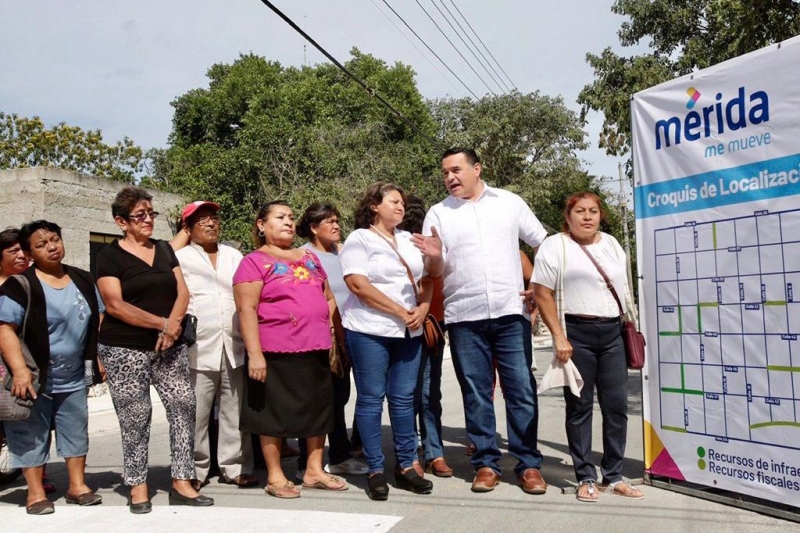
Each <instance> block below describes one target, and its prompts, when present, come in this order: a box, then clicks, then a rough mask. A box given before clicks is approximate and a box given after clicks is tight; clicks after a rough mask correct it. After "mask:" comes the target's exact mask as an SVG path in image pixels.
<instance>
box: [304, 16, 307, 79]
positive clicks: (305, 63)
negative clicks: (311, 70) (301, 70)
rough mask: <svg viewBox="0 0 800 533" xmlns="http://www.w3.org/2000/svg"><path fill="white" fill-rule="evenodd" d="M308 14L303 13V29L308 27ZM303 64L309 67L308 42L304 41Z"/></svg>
mask: <svg viewBox="0 0 800 533" xmlns="http://www.w3.org/2000/svg"><path fill="white" fill-rule="evenodd" d="M306 27H307V25H306V16H305V15H303V29H306ZM303 66H304V67H307V66H308V63H307V62H306V42H305V41H303Z"/></svg>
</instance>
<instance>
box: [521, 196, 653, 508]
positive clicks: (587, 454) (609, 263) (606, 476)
mask: <svg viewBox="0 0 800 533" xmlns="http://www.w3.org/2000/svg"><path fill="white" fill-rule="evenodd" d="M605 216H606V213H605V211H604V209H603V205H602V202H601V200H600V197H598V196H597V195H595V194H593V193H588V192H581V193H577V194H574V195H572V196H571V197H570V198H569V199H567V204H566V207H565V209H564V218H565V222H564V224H563V226H562V229H563V231H564V232H563V233H559V234H557V235H553V236H551V237H548V238H547V239H546V240H545V241H544V242H543V243H542V245H541V246H540V247H539V251H538V253H537V254H536V260H535V268H534V273H533V283H534V293H535V297H536V303H537V305H538V307H539V312H540V313H541V316H542V320H544V322H545V324H547V327H548V328H549V329H550V331H551V333H552V334H553V347H554V349H555V352H556V357H557V358H558V360H559V361H561V362H562V363H563V362H566V361H568V360H569V359H572V361H573V363H574V364H575V366H576V367H577V368H578V371H579V372H580V374H581V377H582V378H583V381H584V386H583V389H582V390H581V395H580V397H578V396H575V395H574V394H572V392H570V390H569V388H566V387H565V388H564V399H565V400H566V404H567V406H566V430H567V441H568V443H569V451H570V454H571V455H572V462H573V466H574V469H575V476H576V478H577V480H578V483H579V485H578V491H577V495H576V496H577V498H578V500H580V501H585V502H596V501H597V498H598V490H597V469H596V467H595V465H594V463H592V458H591V453H592V411H593V408H594V405H593V402H594V389H595V387H596V388H597V399H598V402H599V403H600V411H601V413H602V415H603V458H602V461H601V463H600V469H601V471H602V474H603V483H602V485H601V486H602V488H603V489H604V490H605V491H606V492H609V493H613V494H616V495H618V496H624V497H626V498H632V499H641V498H643V497H644V496H643V494H642V492H641V491H640V490H639V489H637V488H635V487H632V486H630V485H628V484H627V483H625V482H624V481H623V480H622V462H623V459H624V457H625V441H626V437H627V427H628V413H627V410H628V387H627V383H628V371H627V363H626V359H625V347H624V345H623V341H622V328H621V322H620V319H621V317H620V306H619V305H617V300H616V299H615V298H614V296H613V294H612V293H611V291H610V290H609V288H608V287H607V286H606V283H605V281H604V279H603V276H602V274H601V273H600V271H599V270H598V268H597V267H596V266H595V265H594V263H593V262H592V260H591V259H590V258H589V255H587V252H588V254H591V256H592V257H593V258H594V260H595V261H596V262H597V263H598V265H599V266H600V267H601V268H602V269H603V271H604V272H605V274H606V276H607V277H608V278H609V280H610V281H611V283H612V285H613V286H614V288H615V290H616V292H617V294H618V295H620V298H621V299H623V301H624V302H625V303H624V305H625V307H626V309H631V308H632V305H631V298H630V292H629V291H628V290H627V287H628V284H627V278H626V266H625V252H623V250H622V248H621V247H620V245H619V243H618V242H617V240H616V239H615V238H614V237H612V236H611V235H608V234H607V233H603V232H600V231H598V230H599V227H600V222H601V221H602V220H604V219H605ZM582 247H584V249H583V250H582V249H581V248H582Z"/></svg>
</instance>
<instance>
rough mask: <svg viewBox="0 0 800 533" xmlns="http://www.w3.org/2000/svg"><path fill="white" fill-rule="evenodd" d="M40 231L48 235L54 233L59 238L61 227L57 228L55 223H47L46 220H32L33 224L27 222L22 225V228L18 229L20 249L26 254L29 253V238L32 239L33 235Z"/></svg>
mask: <svg viewBox="0 0 800 533" xmlns="http://www.w3.org/2000/svg"><path fill="white" fill-rule="evenodd" d="M40 230H45V231H49V232H50V233H55V234H56V235H58V236H59V237H61V226H59V225H58V224H56V223H55V222H48V221H47V220H34V221H33V222H28V223H27V224H23V225H22V227H21V228H20V229H19V245H20V247H21V248H22V249H23V250H25V251H26V252H30V251H31V237H33V234H34V233H36V232H37V231H40Z"/></svg>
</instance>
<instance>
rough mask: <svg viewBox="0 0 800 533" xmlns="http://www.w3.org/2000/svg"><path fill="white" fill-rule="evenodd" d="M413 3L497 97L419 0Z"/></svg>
mask: <svg viewBox="0 0 800 533" xmlns="http://www.w3.org/2000/svg"><path fill="white" fill-rule="evenodd" d="M384 1H385V0H384ZM414 1H415V2H416V3H417V5H418V6H419V7H420V9H422V11H423V12H424V13H425V14H426V15H427V16H428V18H429V19H430V20H431V22H432V23H433V25H434V26H436V29H437V30H439V33H441V34H442V36H444V38H445V39H447V42H448V43H450V46H452V47H453V50H455V51H456V52H457V53H458V55H460V56H461V59H463V60H464V63H466V64H467V66H468V67H469V68H470V70H471V71H472V72H473V74H475V76H477V77H478V79H479V80H481V83H483V84H484V85H485V86H486V89H487V90H488V91H489V92H490V93H492V95H493V96H497V95H496V94H495V92H494V91H493V90H492V89H491V87H489V84H488V83H486V82H485V81H484V79H483V78H482V77H481V75H480V74H478V72H477V71H476V70H475V68H474V67H473V66H472V63H470V62H469V61H467V58H466V57H464V54H462V53H461V50H459V49H458V47H457V46H456V45H455V44H453V41H451V40H450V37H448V36H447V34H446V33H445V32H444V30H442V28H440V27H439V25H438V24H436V21H435V20H433V17H432V16H431V15H430V13H428V10H427V9H425V6H423V5H422V4H421V3H420V2H419V0H414Z"/></svg>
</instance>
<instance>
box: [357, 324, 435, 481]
mask: <svg viewBox="0 0 800 533" xmlns="http://www.w3.org/2000/svg"><path fill="white" fill-rule="evenodd" d="M345 340H346V342H347V351H348V353H349V354H350V361H351V362H352V364H353V377H354V378H355V382H356V391H357V394H358V395H357V397H356V422H357V424H358V431H359V433H360V435H361V444H362V449H363V451H364V457H365V458H366V460H367V465H368V466H369V473H370V474H372V473H375V472H383V469H384V461H385V457H384V455H383V450H382V448H381V415H382V414H383V399H384V398H386V399H387V400H388V401H389V419H390V421H391V425H392V434H393V438H394V453H395V463H396V465H397V466H399V467H400V468H408V467H410V466H411V465H412V464H413V463H414V460H415V459H416V458H417V442H416V433H415V431H414V387H415V386H416V383H417V374H418V372H419V365H420V358H421V354H422V336H418V337H404V338H400V337H397V338H395V337H381V336H377V335H368V334H366V333H358V332H355V331H351V330H347V329H346V330H345Z"/></svg>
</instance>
